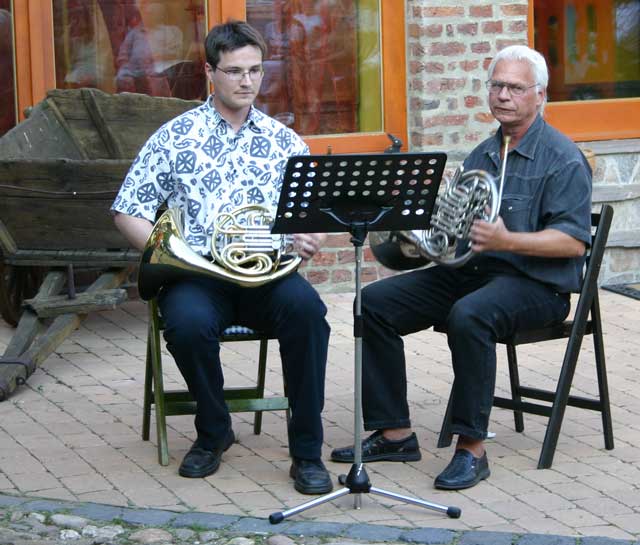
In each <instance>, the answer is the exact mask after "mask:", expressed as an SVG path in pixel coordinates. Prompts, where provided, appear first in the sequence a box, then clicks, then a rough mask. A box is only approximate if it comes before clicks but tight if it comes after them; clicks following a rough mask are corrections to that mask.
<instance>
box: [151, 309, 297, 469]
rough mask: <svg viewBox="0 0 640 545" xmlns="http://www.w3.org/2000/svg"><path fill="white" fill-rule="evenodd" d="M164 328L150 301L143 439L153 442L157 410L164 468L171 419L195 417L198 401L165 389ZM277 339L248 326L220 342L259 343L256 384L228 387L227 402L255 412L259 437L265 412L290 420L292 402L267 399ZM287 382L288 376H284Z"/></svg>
mask: <svg viewBox="0 0 640 545" xmlns="http://www.w3.org/2000/svg"><path fill="white" fill-rule="evenodd" d="M162 328H163V324H162V318H161V316H160V313H159V311H158V303H157V301H156V300H155V299H152V300H151V301H149V332H148V336H147V362H146V370H145V378H144V405H143V412H142V439H143V440H144V441H148V440H149V428H150V420H151V406H152V405H154V407H155V416H156V430H157V436H158V461H159V463H160V464H161V465H163V466H166V465H168V464H169V447H168V442H167V422H166V417H167V416H173V415H182V414H195V413H196V402H195V401H194V399H193V397H192V396H191V394H190V393H189V391H188V390H165V389H164V385H163V377H162V355H161V344H160V331H161V329H162ZM274 338H275V337H272V336H268V335H266V334H264V333H261V332H258V331H254V330H252V329H249V328H247V327H242V326H237V325H234V326H231V327H229V328H227V329H226V330H225V331H224V333H223V334H222V336H221V337H220V342H222V343H224V342H236V341H259V342H260V348H259V355H258V374H257V379H256V384H255V385H253V386H243V387H235V388H225V390H224V399H225V401H226V403H227V407H228V408H229V412H255V415H254V419H253V433H255V434H256V435H258V434H259V433H260V430H261V428H262V412H263V411H287V423H288V421H289V400H288V399H287V397H286V383H285V384H284V394H285V395H284V396H280V397H277V396H272V397H265V396H264V385H265V374H266V369H267V346H268V342H269V340H270V339H274ZM283 382H284V377H283Z"/></svg>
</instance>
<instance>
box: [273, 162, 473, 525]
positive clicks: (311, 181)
mask: <svg viewBox="0 0 640 545" xmlns="http://www.w3.org/2000/svg"><path fill="white" fill-rule="evenodd" d="M445 163H446V155H445V154H443V153H429V154H427V153H403V154H401V153H398V154H387V155H319V156H300V157H292V158H290V159H289V161H288V163H287V168H286V170H285V174H284V178H283V186H282V192H281V194H280V201H279V203H278V212H277V214H276V221H275V224H274V226H273V229H272V231H271V232H272V233H274V234H295V233H332V232H345V231H346V232H349V233H351V243H352V244H353V246H354V249H355V284H356V285H355V291H356V299H355V306H354V338H355V354H354V356H355V357H354V359H355V362H354V363H355V380H354V382H355V384H354V463H353V465H352V466H351V469H350V471H349V473H348V475H346V476H345V475H341V476H340V479H339V480H340V484H343V485H345V486H344V487H343V488H340V489H339V490H336V491H334V492H330V493H328V494H325V495H323V496H319V497H317V498H315V499H313V500H311V501H308V502H306V503H303V504H301V505H299V506H297V507H294V508H292V509H288V510H286V511H280V512H277V513H272V514H271V515H270V516H269V522H271V524H278V523H279V522H282V521H283V520H284V519H285V518H287V517H290V516H292V515H295V514H298V513H301V512H303V511H306V510H307V509H311V508H312V507H316V506H318V505H321V504H323V503H326V502H329V501H333V500H335V499H338V498H340V497H342V496H345V495H347V494H355V499H354V507H355V508H356V509H358V508H360V502H361V494H377V495H380V496H384V497H387V498H391V499H394V500H400V501H402V502H405V503H409V504H413V505H417V506H420V507H424V508H426V509H431V510H433V511H438V512H440V513H443V514H446V515H447V516H449V517H451V518H459V517H460V515H461V513H462V511H461V510H460V508H458V507H451V506H445V505H439V504H437V503H431V502H428V501H425V500H421V499H418V498H412V497H409V496H404V495H402V494H396V493H394V492H389V491H387V490H383V489H381V488H376V487H374V486H371V482H370V481H369V476H368V475H367V471H366V469H365V466H364V464H363V463H362V443H361V437H360V429H361V426H362V402H361V395H362V329H363V322H362V301H361V291H362V289H361V288H362V287H361V271H362V246H363V244H364V241H365V239H366V237H367V233H368V231H370V230H377V231H401V230H406V229H426V228H427V227H428V223H429V219H430V217H431V212H432V210H433V206H434V204H435V198H436V195H437V192H438V186H439V184H440V180H441V179H442V173H443V172H444V166H445Z"/></svg>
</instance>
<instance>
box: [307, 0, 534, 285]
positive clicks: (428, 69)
mask: <svg viewBox="0 0 640 545" xmlns="http://www.w3.org/2000/svg"><path fill="white" fill-rule="evenodd" d="M400 3H401V1H400V0H398V4H400ZM406 10H407V11H406V28H407V106H408V115H407V124H408V133H409V142H408V143H407V144H408V147H409V150H410V151H444V152H446V153H447V154H448V156H449V161H448V165H449V166H453V167H455V166H456V165H457V163H458V162H459V161H460V160H461V159H462V158H464V157H465V156H466V155H467V153H468V152H469V151H470V150H471V149H472V148H473V147H475V145H476V144H478V143H479V142H480V141H482V140H483V139H484V138H486V137H487V136H489V135H490V134H491V132H492V131H493V130H494V129H495V126H496V125H495V123H494V121H493V117H492V116H491V114H490V113H489V109H488V107H487V103H486V89H485V87H484V81H485V80H486V79H487V77H486V74H487V67H488V65H489V62H490V61H491V58H492V56H493V55H495V53H496V52H497V51H499V50H500V49H501V48H502V47H505V46H507V45H511V44H515V43H523V44H526V43H527V13H528V7H527V2H526V1H522V0H521V1H513V0H512V1H508V0H502V1H497V2H485V3H477V2H470V1H469V0H462V2H460V1H458V2H453V1H450V0H449V1H447V0H407V2H406ZM353 269H354V250H353V247H352V246H351V244H350V243H349V235H347V234H342V235H329V238H328V243H327V244H326V245H325V247H324V248H323V250H322V252H320V253H319V254H317V255H316V256H315V257H314V259H313V260H312V261H311V262H310V263H308V264H307V265H305V266H304V267H303V268H302V269H301V272H302V273H303V274H304V275H305V276H306V277H307V278H308V279H309V280H310V281H311V282H312V283H313V284H314V285H315V286H316V288H317V289H318V290H319V291H321V292H325V293H335V292H346V291H352V290H353V286H354V277H353V272H354V271H353ZM390 274H393V273H392V272H391V271H389V270H387V269H385V268H384V267H382V266H381V265H379V264H378V263H377V262H376V261H375V259H374V258H373V255H372V254H371V250H370V249H369V248H368V247H365V251H364V263H363V275H362V280H363V283H367V282H371V281H373V280H377V279H378V278H382V277H384V276H388V275H390Z"/></svg>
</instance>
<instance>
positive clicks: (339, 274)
mask: <svg viewBox="0 0 640 545" xmlns="http://www.w3.org/2000/svg"><path fill="white" fill-rule="evenodd" d="M352 279H353V274H352V273H351V271H350V270H349V269H340V270H337V271H331V282H332V283H338V282H351V280H352Z"/></svg>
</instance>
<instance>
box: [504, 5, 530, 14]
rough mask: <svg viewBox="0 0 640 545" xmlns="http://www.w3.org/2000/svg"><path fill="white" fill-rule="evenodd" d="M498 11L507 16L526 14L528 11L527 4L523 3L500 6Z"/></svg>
mask: <svg viewBox="0 0 640 545" xmlns="http://www.w3.org/2000/svg"><path fill="white" fill-rule="evenodd" d="M500 11H501V12H502V14H503V15H506V16H507V17H513V16H516V15H520V16H526V15H527V14H528V12H529V6H528V5H527V4H526V3H525V4H510V5H508V6H500Z"/></svg>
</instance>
